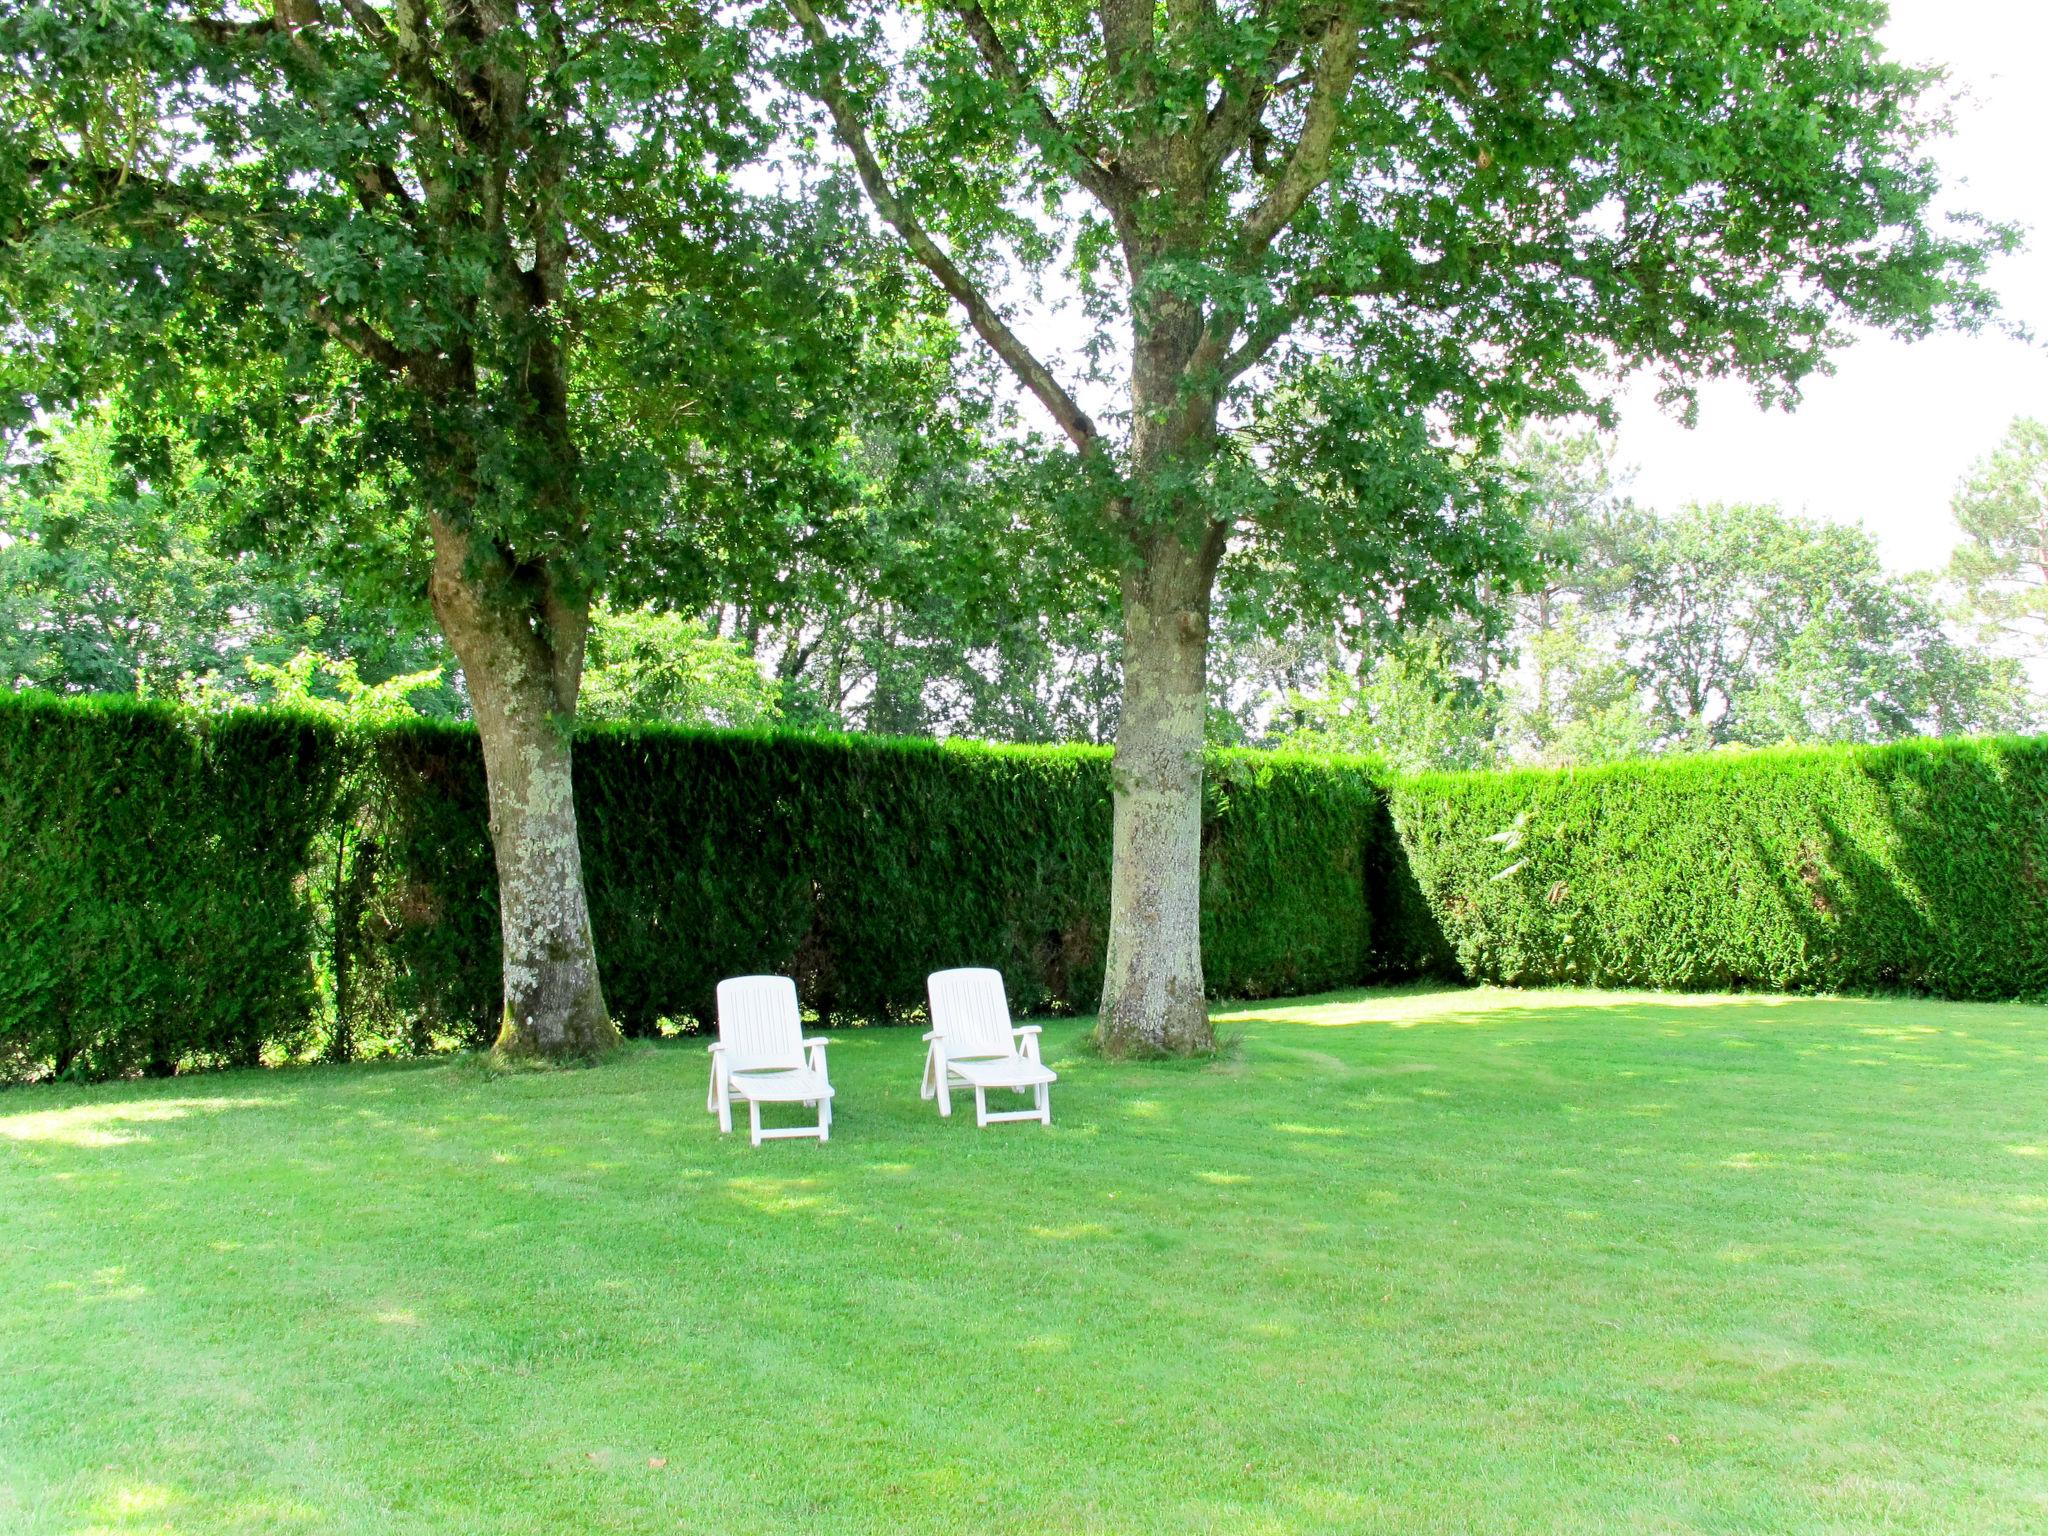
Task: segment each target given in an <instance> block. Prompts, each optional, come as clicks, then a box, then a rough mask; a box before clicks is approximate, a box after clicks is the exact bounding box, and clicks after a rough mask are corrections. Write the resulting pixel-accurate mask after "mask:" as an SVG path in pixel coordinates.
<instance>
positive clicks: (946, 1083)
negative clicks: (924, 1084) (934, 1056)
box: [932, 1061, 953, 1115]
mask: <svg viewBox="0 0 2048 1536" xmlns="http://www.w3.org/2000/svg"><path fill="white" fill-rule="evenodd" d="M932 1065H933V1071H934V1076H935V1077H936V1079H937V1082H938V1085H939V1113H940V1114H942V1115H950V1114H952V1113H953V1080H952V1079H951V1078H950V1077H949V1076H947V1074H946V1064H945V1063H944V1062H943V1061H939V1062H934V1063H933V1064H932Z"/></svg>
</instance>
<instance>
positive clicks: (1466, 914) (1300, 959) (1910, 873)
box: [0, 694, 2048, 1078]
mask: <svg viewBox="0 0 2048 1536" xmlns="http://www.w3.org/2000/svg"><path fill="white" fill-rule="evenodd" d="M1109 771H1110V758H1109V753H1108V752H1107V751H1106V750H1104V749H1101V748H1094V747H986V746H973V745H962V744H947V745H940V744H937V743H933V742H928V741H889V740H882V739H878V738H872V737H853V736H804V735H795V734H789V733H769V732H740V731H694V730H684V729H678V728H673V727H653V728H628V727H599V728H595V729H591V730H587V731H586V732H585V733H584V734H583V735H582V737H581V738H580V739H579V741H578V744H577V754H576V796H577V803H578V806H579V808H580V811H579V814H580V819H581V826H582V833H583V850H584V868H585V873H586V877H587V879H588V882H589V889H590V901H591V915H592V921H593V924H594V925H595V929H596V936H597V949H598V955H599V958H600V961H601V963H602V965H603V968H604V984H605V991H606V996H607V999H608V1001H609V1003H610V1005H611V1008H612V1010H613V1012H614V1013H615V1014H616V1016H617V1017H618V1019H619V1021H620V1024H621V1026H622V1027H623V1028H624V1029H625V1030H626V1031H627V1032H628V1033H632V1034H643V1035H644V1034H651V1033H653V1032H655V1031H656V1029H657V1028H658V1027H659V1025H660V1023H661V1021H663V1020H669V1021H680V1022H686V1023H687V1022H696V1023H700V1024H708V1023H709V1022H710V1020H711V1017H712V993H713V988H714V987H715V986H716V984H717V982H718V980H719V978H721V977H723V976H730V975H735V974H738V973H742V972H748V971H776V972H786V973H789V974H792V975H794V976H795V977H796V978H797V980H798V984H799V987H800V990H801V992H802V995H803V998H804V1002H805V1005H806V1006H807V1007H809V1008H812V1009H814V1010H815V1011H816V1012H817V1013H818V1014H819V1016H820V1017H821V1018H822V1019H823V1020H824V1021H825V1022H828V1023H880V1022H888V1021H893V1020H901V1019H903V1018H905V1017H907V1016H910V1015H912V1014H914V1013H915V1012H916V1011H917V1010H918V1009H920V1008H921V1007H922V1005H923V1001H924V978H925V975H926V973H927V972H929V971H932V970H935V969H938V968H940V967H942V966H950V965H992V966H995V967H998V968H999V969H1001V970H1002V972H1003V974H1004V977H1005V978H1006V980H1007V983H1008V986H1009V991H1010V1000H1011V1003H1012V1005H1013V1006H1014V1007H1015V1008H1016V1009H1017V1011H1018V1012H1019V1013H1027V1012H1030V1013H1036V1012H1047V1011H1052V1012H1060V1011H1085V1010H1088V1009H1090V1008H1092V1007H1094V1005H1095V1001H1096V998H1097V995H1098V994H1099V992H1100V989H1101V985H1102V970H1103V946H1104V944H1105V942H1106V939H1107V922H1106V914H1107V910H1108V895H1109V893H1108V883H1109V882H1108V867H1109V860H1108V842H1109V819H1110V783H1109ZM344 780H346V782H347V783H349V784H352V785H355V786H358V787H357V788H355V789H351V790H349V791H348V792H346V793H343V792H338V791H340V790H341V786H342V785H343V783H344ZM1384 785H1385V779H1384V776H1383V775H1382V774H1381V773H1380V772H1379V771H1378V770H1377V769H1376V768H1375V766H1374V765H1373V764H1372V763H1371V762H1370V761H1369V760H1366V759H1360V758H1327V757H1309V756H1305V755H1296V754H1291V753H1251V752H1225V753H1217V754H1213V755H1212V756H1211V758H1210V761H1209V771H1208V776H1207V785H1206V813H1205V817H1204V831H1203V842H1202V898H1203V906H1202V941H1203V953H1204V958H1205V965H1206V968H1207V972H1208V976H1209V978H1210V985H1211V986H1212V988H1213V989H1214V990H1215V992H1216V993H1217V994H1218V995H1221V996H1243V997H1258V996H1275V995H1285V994H1289V993H1300V992H1314V991H1319V990H1323V989H1326V988H1332V987H1339V986H1346V985H1353V984H1356V983H1358V982H1361V981H1365V980H1369V979H1372V978H1375V977H1401V976H1413V975H1418V974H1431V973H1456V972H1462V973H1464V974H1465V975H1466V976H1468V977H1470V978H1471V979H1473V980H1480V981H1497V982H1506V983H1511V984H1518V985H1528V984H1541V983H1566V982H1569V983H1590V984H1595V985H1625V986H1652V987H1669V988H1676V989H1683V990H1706V989H1728V988H1733V989H1740V988H1770V989H1788V990H1878V989H1909V990H1913V991H1923V992H1931V993H1935V994H1938V995H1942V996H1949V997H1959V998H1998V997H2013V996H2031V995H2038V994H2042V993H2048V740H2039V741H2021V740H2010V739H2001V740H1985V741H1959V742H1936V743H1910V744H1906V745H1902V746H1893V747H1882V748H1817V749H1785V750H1779V751H1771V752H1755V753H1742V754H1713V755H1708V756H1699V757H1688V758H1676V759H1664V760H1659V761H1654V762H1640V763H1630V764H1623V765H1617V766H1614V767H1608V768H1599V769H1588V770H1578V771H1568V772H1561V773H1552V772H1539V771H1522V772H1515V773H1470V774H1433V775H1424V776H1422V777H1419V778H1411V779H1402V780H1397V781H1395V783H1394V787H1393V789H1392V791H1391V796H1390V795H1389V792H1388V791H1387V789H1386V788H1385V787H1384ZM1390 799H1391V808H1392V815H1391V817H1390V816H1389V815H1388V805H1389V800H1390ZM344 827H346V833H347V837H348V839H349V843H348V846H349V848H350V862H349V863H348V865H347V866H346V867H347V869H348V871H349V873H350V877H351V879H353V880H355V881H358V882H360V885H361V888H362V892H363V893H364V894H361V895H360V896H356V897H351V898H350V899H349V900H347V901H337V900H329V899H327V897H326V896H325V894H324V893H326V892H328V891H329V890H330V889H332V890H340V889H341V888H342V887H341V884H340V883H338V882H336V881H335V879H334V872H335V869H336V867H337V866H336V862H335V860H336V852H335V850H336V847H337V846H338V843H337V840H338V838H339V837H340V835H341V833H342V830H343V828H344ZM337 912H339V913H340V914H341V918H340V928H339V931H338V932H337V931H336V929H335V927H334V923H335V914H336V913H337ZM0 933H5V934H6V935H7V943H6V945H5V946H4V948H0V1078H5V1077H34V1076H45V1075H48V1074H51V1073H70V1074H73V1075H77V1076H88V1077H103V1076H112V1075H117V1074H122V1073H132V1072H168V1071H173V1070H177V1069H179V1068H188V1067H195V1066H206V1065H217V1064H235V1063H246V1062H255V1061H258V1060H263V1059H272V1060H275V1059H279V1058H284V1057H291V1056H298V1055H304V1054H307V1053H309V1052H310V1051H312V1050H314V1049H316V1048H321V1047H322V1046H323V1036H324V1046H325V1048H326V1049H327V1050H328V1052H329V1053H330V1054H333V1055H337V1056H345V1055H348V1054H351V1053H352V1052H353V1053H359V1052H361V1051H363V1050H365V1049H376V1050H389V1049H400V1050H412V1051H419V1050H425V1049H429V1048H432V1047H433V1046H435V1045H439V1044H447V1043H451V1042H452V1043H467V1044H477V1043H483V1042H486V1041H488V1040H489V1039H490V1037H491V1034H492V1031H493V1030H494V1028H495V1026H496V1022H497V1013H498V1007H499V986H500V979H499V944H498V916H497V886H496V882H495V880H494V879H493V868H492V862H491V851H490V839H489V833H488V812H487V808H486V801H485V796H484V785H483V766H482V761H481V756H480V754H479V752H478V749H477V741H476V735H475V733H474V732H473V731H472V730H470V729H469V728H467V727H463V726H451V725H440V724H434V723H429V722H425V721H422V722H417V723H414V724H409V725H404V726H397V727H391V728H386V729H381V730H378V731H376V732H374V733H373V734H371V735H370V736H368V737H367V738H350V737H347V736H345V735H343V734H340V733H337V732H336V731H335V730H333V728H332V727H330V726H328V725H327V724H325V723H324V722H320V721H317V720H312V719H308V718H304V717H300V716H296V715H292V714H288V713H282V712H274V711H273V712H246V713H239V714H230V715H223V716H212V717H205V716H194V715H191V714H187V713H182V712H179V711H177V710H174V709H171V708H168V707H164V706H160V705H148V704H136V703H132V702H125V701H107V700H91V701H60V700H55V699H51V698H49V697H47V696H39V695H33V694H26V695H9V696H0ZM337 941H338V942H337ZM342 970H345V971H346V973H347V975H348V977H349V985H348V988H347V989H346V990H347V992H348V994H349V995H350V997H351V998H352V999H353V1002H352V1003H351V1005H350V1006H349V1013H350V1017H349V1019H348V1020H347V1021H346V1027H345V1028H344V1029H342V1030H341V1031H340V1032H339V1033H338V1034H337V1032H336V1029H335V1021H334V1017H333V1013H334V1009H333V997H332V994H333V991H334V989H333V988H332V987H329V988H327V989H325V990H323V989H321V988H319V987H317V986H316V977H325V978H327V979H329V980H330V981H331V980H332V978H333V977H334V976H335V975H336V973H337V972H338V971H342Z"/></svg>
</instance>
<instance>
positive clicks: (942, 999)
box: [925, 966, 1017, 1061]
mask: <svg viewBox="0 0 2048 1536" xmlns="http://www.w3.org/2000/svg"><path fill="white" fill-rule="evenodd" d="M925 989H926V992H927V994H928V995H929V996H930V998H931V1003H932V1028H933V1029H934V1030H936V1031H937V1032H938V1033H939V1035H940V1036H941V1037H943V1038H944V1040H945V1043H946V1054H947V1055H948V1056H950V1057H952V1058H953V1059H954V1060H955V1061H966V1060H970V1059H972V1058H974V1057H981V1056H1014V1055H1016V1054H1017V1037H1016V1036H1015V1035H1013V1034H1012V1033H1011V1032H1010V1000H1009V998H1008V997H1007V996H1005V995H1004V992H1003V973H1002V972H1001V971H992V970H988V969H986V968H984V967H981V966H965V967H962V968H961V969H960V970H957V971H934V972H932V974H931V975H930V976H929V977H927V978H926V980H925Z"/></svg>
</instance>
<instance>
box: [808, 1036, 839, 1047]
mask: <svg viewBox="0 0 2048 1536" xmlns="http://www.w3.org/2000/svg"><path fill="white" fill-rule="evenodd" d="M832 1043H833V1042H832V1041H830V1040H828V1039H826V1038H825V1037H824V1036H823V1035H812V1036H811V1037H810V1038H809V1039H807V1040H805V1041H804V1045H805V1046H806V1047H809V1046H813V1045H831V1044H832Z"/></svg>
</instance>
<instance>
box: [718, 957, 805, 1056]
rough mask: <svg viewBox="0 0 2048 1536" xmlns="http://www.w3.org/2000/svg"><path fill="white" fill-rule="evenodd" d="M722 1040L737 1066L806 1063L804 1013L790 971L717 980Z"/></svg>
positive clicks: (719, 1030) (719, 1031)
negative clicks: (799, 1009) (797, 1004)
mask: <svg viewBox="0 0 2048 1536" xmlns="http://www.w3.org/2000/svg"><path fill="white" fill-rule="evenodd" d="M718 1040H719V1043H720V1044H721V1045H723V1046H724V1047H725V1060H726V1065H727V1066H728V1067H729V1068H730V1069H731V1070H732V1071H734V1072H773V1071H778V1070H780V1069H782V1068H784V1067H801V1066H802V1065H803V1064H804V1026H803V1019H802V1018H801V1016H799V1014H798V1013H797V1008H796V983H795V982H793V981H791V980H790V979H789V978H788V977H787V976H734V977H731V978H730V979H728V980H726V981H721V982H720V983H719V984H718Z"/></svg>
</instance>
